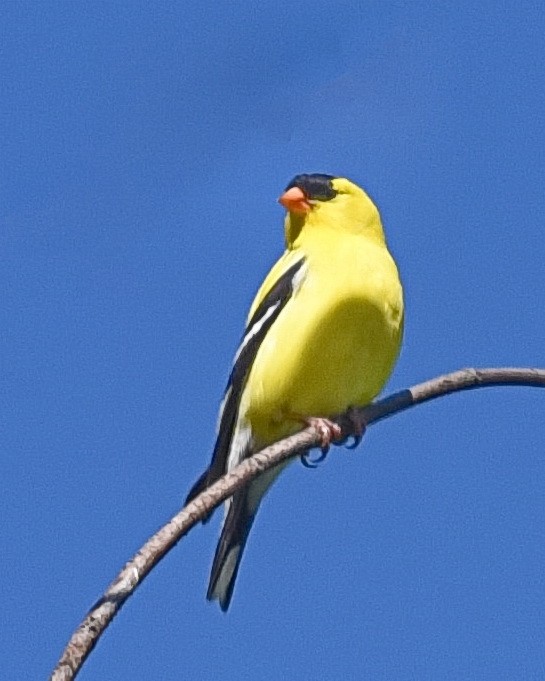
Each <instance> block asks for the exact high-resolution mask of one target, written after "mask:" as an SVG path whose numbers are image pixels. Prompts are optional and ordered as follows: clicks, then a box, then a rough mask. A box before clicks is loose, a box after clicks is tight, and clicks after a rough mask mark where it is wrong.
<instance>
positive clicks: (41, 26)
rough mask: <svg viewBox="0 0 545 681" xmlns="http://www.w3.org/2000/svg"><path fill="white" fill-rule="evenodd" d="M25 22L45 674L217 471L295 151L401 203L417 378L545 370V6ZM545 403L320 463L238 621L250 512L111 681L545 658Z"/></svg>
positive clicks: (19, 256) (12, 521)
mask: <svg viewBox="0 0 545 681" xmlns="http://www.w3.org/2000/svg"><path fill="white" fill-rule="evenodd" d="M0 25H1V29H0V31H1V33H2V36H1V42H2V54H1V59H2V81H3V83H2V94H1V98H0V107H1V128H2V129H1V139H0V158H1V205H0V258H1V269H0V287H1V291H2V304H1V306H0V316H1V320H0V334H1V339H2V341H1V342H2V348H1V361H2V368H1V373H0V386H1V393H0V398H1V404H2V408H1V434H0V436H1V453H0V455H1V459H0V468H1V476H0V488H1V489H0V511H1V517H2V522H1V525H0V541H1V545H2V560H1V567H0V603H1V608H0V629H1V631H2V636H1V637H0V660H1V668H2V672H1V674H2V677H3V678H6V679H15V678H22V677H23V676H24V677H25V678H28V679H43V678H46V676H47V674H48V673H49V671H50V670H51V669H52V667H53V666H54V664H55V662H56V660H57V658H58V656H59V654H60V652H61V650H62V648H63V646H64V644H65V642H66V641H67V639H68V637H69V635H70V633H71V632H72V630H73V629H74V628H75V626H76V625H77V624H78V623H79V621H80V620H81V618H82V617H83V615H84V614H85V612H86V610H87V608H88V607H89V606H90V605H91V604H92V603H93V602H94V601H95V599H96V598H97V597H98V596H99V595H100V594H101V593H102V591H103V589H104V588H105V587H106V585H107V584H108V583H109V582H110V581H111V579H112V578H113V577H114V576H115V574H116V573H117V571H118V570H119V569H120V568H121V566H122V565H123V563H124V562H125V561H126V560H127V559H128V558H129V557H130V556H131V555H132V554H133V552H134V551H135V550H136V549H138V547H139V546H140V545H141V544H142V543H143V542H144V541H145V540H146V539H147V538H148V536H149V535H150V534H151V533H152V532H153V531H155V530H156V529H157V528H158V527H159V526H160V525H161V524H162V523H163V522H165V521H166V520H167V519H168V518H169V517H170V516H171V515H172V514H173V513H174V512H176V511H177V510H178V508H179V507H180V505H181V502H182V500H183V498H184V496H185V493H186V492H187V490H188V487H189V485H190V484H191V483H192V482H193V481H194V479H195V477H196V476H197V475H198V474H199V473H200V471H201V470H202V468H203V466H204V465H205V463H206V462H207V461H208V458H209V455H210V449H211V446H212V443H213V439H214V427H215V420H216V412H217V407H218V404H219V401H220V398H221V393H222V390H223V387H224V383H225V380H226V377H227V374H228V371H229V366H230V362H231V358H232V356H233V353H234V351H235V348H236V344H237V341H238V338H239V335H240V333H241V329H242V325H243V321H244V318H245V314H246V310H247V308H248V305H249V303H250V301H251V298H252V296H253V294H254V292H255V290H256V288H257V286H258V284H259V282H260V281H261V278H262V277H263V275H264V274H265V272H266V271H267V269H268V267H269V266H270V264H271V263H272V262H273V261H274V260H275V259H276V257H277V256H278V255H279V254H280V253H281V251H282V248H283V243H282V226H281V223H282V209H281V207H280V206H279V205H278V204H277V203H276V198H277V196H278V195H279V193H280V192H281V190H282V189H283V187H284V186H285V185H286V183H287V182H288V181H289V180H290V179H291V177H292V176H293V175H295V174H296V173H299V172H317V171H319V172H327V173H333V174H341V175H348V176H349V177H351V178H353V179H354V180H356V181H358V182H359V183H361V184H362V185H363V186H365V187H366V188H367V190H368V191H369V192H370V194H371V195H372V196H373V197H374V198H375V200H376V202H377V203H378V205H379V206H380V208H381V211H382V214H383V218H384V222H385V226H386V229H387V232H388V236H389V242H390V246H391V249H392V251H393V252H394V254H395V256H396V258H397V260H398V262H399V265H400V269H401V272H402V275H403V278H404V282H405V286H406V296H407V326H406V338H405V343H404V347H403V352H402V355H401V358H400V361H399V364H398V367H397V369H396V371H395V373H394V375H393V377H392V380H391V382H390V385H389V390H396V389H400V388H403V387H406V386H409V385H411V384H413V383H416V382H418V381H421V380H424V379H427V378H430V377H432V376H434V375H437V374H439V373H442V372H445V371H449V370H454V369H457V368H460V367H462V366H494V365H496V366H497V365H519V366H532V365H534V366H536V365H541V366H543V365H544V364H545V360H544V331H545V304H544V301H545V276H544V254H545V247H544V243H545V241H544V229H545V218H544V215H545V192H544V184H545V115H544V112H545V48H544V42H543V40H544V39H543V36H544V35H545V10H544V9H543V7H541V6H540V4H539V3H537V2H484V3H479V4H477V5H476V4H475V3H473V2H471V3H469V2H461V3H435V2H361V1H360V2H355V1H353V2H351V1H346V2H343V1H342V0H340V1H339V2H323V1H322V0H314V1H313V2H307V1H306V0H301V1H300V2H297V3H293V2H284V1H283V0H275V1H274V2H272V1H271V0H268V1H266V2H261V3H247V2H233V3H218V2H203V1H202V0H200V1H194V0H184V2H158V3H148V2H140V1H135V0H131V1H130V2H129V1H125V2H114V3H110V2H94V3H86V2H63V1H60V2H36V3H32V2H16V1H9V0H8V1H7V2H4V3H3V5H2V8H1V10H0ZM544 409H545V394H542V393H541V392H539V391H537V390H531V389H522V388H521V389H514V388H511V389H506V388H503V389H496V390H486V391H484V390H483V391H479V392H475V393H471V394H464V395H460V396H455V397H451V398H448V399H443V400H441V401H438V402H437V403H433V404H429V405H426V406H424V407H420V408H418V409H416V410H414V411H412V412H410V413H406V414H404V415H401V416H398V417H397V418H395V419H392V420H391V421H389V422H386V423H383V424H381V425H378V426H376V427H373V428H372V429H371V430H370V432H369V433H368V436H367V437H366V439H365V442H364V445H363V446H362V447H360V449H358V450H357V451H356V453H350V452H348V451H345V450H342V449H336V450H335V451H334V453H333V454H332V455H331V456H330V457H329V459H328V460H327V462H326V463H325V464H324V465H323V466H321V467H320V468H319V469H318V470H317V471H307V470H306V469H303V468H302V467H301V466H300V465H294V466H292V467H291V468H290V469H289V471H288V472H286V473H285V474H284V476H283V478H282V479H281V481H280V482H279V483H278V484H277V486H276V487H275V489H274V490H273V492H272V493H271V494H270V496H269V497H268V499H267V501H266V503H265V504H264V506H263V508H262V511H261V513H260V515H259V517H258V519H257V521H256V523H255V526H254V531H253V535H252V537H251V540H250V543H249V545H248V549H247V553H246V556H245V560H244V562H243V565H242V569H241V573H240V575H239V581H238V584H237V589H236V592H235V597H234V600H233V604H232V608H231V610H230V612H229V613H228V614H227V616H225V615H223V614H222V613H221V612H220V611H219V609H218V608H217V606H216V605H215V604H214V605H210V604H208V603H206V601H205V588H206V582H207V579H208V570H209V567H210V563H211V558H212V554H213V551H214V546H215V541H216V536H217V532H218V524H219V517H218V518H216V519H215V520H214V522H212V523H211V524H210V525H208V526H207V527H204V528H203V527H199V528H196V529H195V530H194V531H193V532H192V533H191V534H190V535H189V537H188V538H187V539H185V540H184V541H183V542H182V543H181V544H180V545H179V546H178V547H177V548H176V549H175V550H174V551H173V552H172V553H171V554H170V555H169V556H168V557H167V558H166V559H165V560H164V561H163V563H162V564H161V565H160V566H159V568H158V569H156V570H155V571H154V573H153V574H152V575H151V577H150V578H149V579H148V580H147V582H145V583H144V585H143V586H142V587H141V588H140V589H139V590H138V591H137V593H136V595H135V596H134V597H133V598H132V599H131V600H130V601H129V603H128V604H127V605H126V606H125V608H124V609H123V610H122V612H121V614H120V615H119V616H118V618H117V619H116V621H115V623H114V624H113V626H111V627H110V629H109V630H108V632H107V633H106V635H105V636H104V638H103V640H102V641H101V642H100V644H99V645H98V647H97V649H96V650H95V651H94V652H93V654H92V655H91V657H90V659H89V661H88V663H87V664H86V666H85V668H84V671H83V672H82V674H81V676H80V678H81V679H82V681H83V680H87V681H89V680H91V679H102V678H106V679H130V680H131V681H138V680H148V679H154V678H157V679H162V681H168V680H179V679H181V678H192V679H205V680H208V679H209V680H213V679H214V680H215V679H218V678H221V679H223V680H224V681H228V680H229V679H237V680H240V679H252V680H254V679H279V678H286V679H301V680H307V679H308V680H310V679H316V678H327V679H341V678H342V679H346V680H350V679H354V680H355V679H373V680H375V679H383V680H385V681H392V680H393V681H398V680H399V681H405V680H407V681H408V680H415V679H417V680H419V681H420V680H428V679H429V680H430V681H435V680H436V679H442V680H444V679H453V680H454V679H456V680H459V679H478V680H482V679H494V680H495V681H498V680H502V679H505V680H507V679H509V680H510V681H512V680H513V679H517V680H518V679H520V680H525V681H527V680H529V679H543V678H545V649H544V637H543V612H544V610H545V582H544V579H543V571H544V566H545V537H544V534H543V527H544V525H543V518H544V516H545V492H544V489H545V451H544V450H545V448H544V444H545V419H544V417H543V415H544ZM23 669H24V670H25V671H24V672H23Z"/></svg>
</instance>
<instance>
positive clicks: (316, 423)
mask: <svg viewBox="0 0 545 681" xmlns="http://www.w3.org/2000/svg"><path fill="white" fill-rule="evenodd" d="M302 421H303V423H304V424H305V425H306V426H311V427H312V428H316V430H317V431H318V434H319V436H320V449H321V450H322V453H321V454H320V456H319V457H318V458H317V459H311V458H310V452H305V453H304V454H301V463H302V464H303V466H306V468H316V465H317V464H319V463H321V462H322V461H323V460H324V459H325V458H326V456H327V453H328V452H329V446H330V445H331V443H332V442H333V441H334V440H338V439H339V438H340V437H341V428H340V426H338V425H337V424H336V423H334V422H333V421H331V420H330V419H326V418H323V417H317V416H311V417H308V418H305V419H302Z"/></svg>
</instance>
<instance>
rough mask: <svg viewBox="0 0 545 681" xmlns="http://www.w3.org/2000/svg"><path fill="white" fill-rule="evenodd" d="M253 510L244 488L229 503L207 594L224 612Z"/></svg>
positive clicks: (232, 587)
mask: <svg viewBox="0 0 545 681" xmlns="http://www.w3.org/2000/svg"><path fill="white" fill-rule="evenodd" d="M256 512H257V508H256V509H255V510H254V511H253V512H250V510H249V508H248V499H247V493H246V491H242V492H238V493H236V494H235V495H234V496H233V498H232V500H231V501H230V502H229V511H228V512H227V515H226V517H225V522H224V523H223V528H222V531H221V536H220V538H219V541H218V546H217V548H216V554H215V556H214V562H213V564H212V571H211V573H210V583H209V585H208V592H207V594H206V598H207V599H208V600H209V601H213V600H218V601H219V604H220V608H221V609H222V610H223V612H226V611H227V609H228V608H229V603H230V602H231V598H232V596H233V589H234V587H235V580H236V578H237V573H238V568H239V566H240V560H241V558H242V553H243V551H244V547H245V546H246V540H247V539H248V535H249V533H250V530H251V529H252V524H253V522H254V518H255V514H256Z"/></svg>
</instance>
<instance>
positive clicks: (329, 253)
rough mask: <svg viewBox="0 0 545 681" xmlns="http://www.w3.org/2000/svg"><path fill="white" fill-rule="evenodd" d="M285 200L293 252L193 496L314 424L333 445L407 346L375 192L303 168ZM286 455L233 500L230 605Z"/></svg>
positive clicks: (272, 289) (265, 301)
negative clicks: (341, 418) (346, 416)
mask: <svg viewBox="0 0 545 681" xmlns="http://www.w3.org/2000/svg"><path fill="white" fill-rule="evenodd" d="M279 202H280V203H281V204H282V205H283V206H284V207H285V208H286V217H285V223H284V228H285V239H286V251H285V253H284V254H283V255H282V257H281V258H280V259H279V260H278V262H277V263H276V264H275V265H274V266H273V268H272V269H271V271H270V272H269V274H268V276H267V277H266V278H265V281H264V282H263V284H262V285H261V288H260V289H259V291H258V293H257V295H256V298H255V300H254V302H253V304H252V307H251V309H250V313H249V315H248V321H247V324H246V329H245V333H244V336H243V338H242V341H241V344H240V347H239V349H238V352H237V353H236V356H235V359H234V364H233V368H232V371H231V375H230V377H229V381H228V383H227V388H226V391H225V395H224V398H223V402H222V405H221V408H220V413H219V418H218V428H217V440H216V444H215V447H214V452H213V455H212V461H211V463H210V466H209V467H208V468H207V469H206V471H205V472H204V473H203V475H201V477H200V478H199V480H198V481H197V482H196V483H195V485H194V486H193V488H192V489H191V491H190V493H189V495H188V498H187V500H188V501H190V500H191V499H193V498H194V497H195V496H196V495H197V494H199V493H200V492H201V491H202V490H203V489H205V488H206V487H208V486H209V485H211V484H212V483H214V482H215V481H216V480H218V479H219V478H220V477H221V476H222V475H224V473H226V472H227V471H229V470H231V469H232V468H233V467H234V466H236V465H237V464H239V463H240V462H241V461H242V460H243V459H245V458H247V457H248V456H251V455H252V454H253V453H255V452H257V451H259V450H260V449H262V448H263V447H266V446H267V445H270V444H272V443H273V442H276V441H277V440H279V439H281V438H282V437H286V436H287V435H290V434H292V433H294V432H296V431H297V430H300V429H301V427H303V425H304V424H305V423H315V424H316V425H318V427H319V429H320V432H321V433H322V436H323V442H324V445H327V444H328V442H329V441H330V440H331V439H335V437H336V436H337V435H338V433H337V432H336V430H335V428H334V426H333V424H332V423H331V422H330V421H328V420H327V417H331V416H332V415H334V414H338V413H341V412H344V411H345V410H347V409H348V408H350V407H351V406H361V405H365V404H368V403H369V402H371V400H373V398H374V397H375V396H376V395H377V394H378V393H379V392H380V391H381V390H382V388H383V386H384V384H385V382H386V381H387V379H388V377H389V375H390V373H391V371H392V369H393V366H394V363H395V361H396V358H397V355H398V353H399V348H400V344H401V338H402V334H403V292H402V288H401V283H400V281H399V276H398V271H397V267H396V265H395V262H394V260H393V258H392V256H391V255H390V253H389V251H388V248H387V246H386V242H385V238H384V232H383V230H382V224H381V220H380V215H379V212H378V210H377V208H376V207H375V205H374V204H373V202H372V201H371V199H370V198H369V197H368V196H367V194H366V193H365V192H364V191H363V190H362V189H360V187H358V186H357V185H355V184H354V183H353V182H350V181H349V180H347V179H345V178H342V177H334V176H331V175H322V174H310V175H297V176H296V177H295V178H294V179H293V180H292V181H291V182H290V183H289V184H288V186H287V187H286V190H285V192H284V193H283V194H282V196H281V197H280V199H279ZM285 465H286V464H283V465H280V466H277V467H276V468H274V469H272V470H270V471H267V472H266V473H265V474H263V475H262V476H261V477H259V478H258V479H257V480H255V481H254V482H252V483H251V484H250V485H249V487H247V488H246V489H244V490H242V491H240V492H237V493H235V494H234V495H233V497H232V498H230V499H228V500H227V501H226V503H225V520H224V523H223V528H222V531H221V536H220V539H219V542H218V546H217V549H216V554H215V557H214V562H213V565H212V571H211V575H210V583H209V587H208V593H207V598H208V599H209V600H214V599H217V600H218V601H219V604H220V607H221V609H222V610H223V611H226V610H227V608H228V607H229V603H230V601H231V598H232V595H233V587H234V584H235V579H236V576H237V572H238V568H239V565H240V559H241V557H242V552H243V550H244V546H245V544H246V541H247V539H248V534H249V532H250V529H251V527H252V523H253V520H254V518H255V515H256V513H257V510H258V508H259V504H260V503H261V500H262V498H263V495H264V494H265V492H266V491H267V489H268V488H269V487H270V485H271V484H272V483H273V482H274V480H275V478H276V477H277V476H278V474H279V473H280V471H281V470H282V468H283V467H284V466H285Z"/></svg>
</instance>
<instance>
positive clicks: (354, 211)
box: [278, 173, 384, 246]
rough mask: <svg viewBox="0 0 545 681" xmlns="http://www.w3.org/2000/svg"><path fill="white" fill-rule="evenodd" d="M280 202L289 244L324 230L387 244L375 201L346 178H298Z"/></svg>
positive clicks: (320, 176)
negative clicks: (311, 233) (284, 214)
mask: <svg viewBox="0 0 545 681" xmlns="http://www.w3.org/2000/svg"><path fill="white" fill-rule="evenodd" d="M278 201H279V202H280V203H281V204H282V205H283V206H284V208H285V209H286V211H287V214H286V222H285V228H286V241H287V243H288V246H291V245H293V244H294V243H295V242H296V240H297V239H298V237H299V235H301V234H302V233H303V231H304V232H305V233H308V232H309V231H312V232H314V231H315V230H320V229H334V230H343V231H345V232H346V231H348V232H351V233H354V234H361V235H366V236H369V237H372V238H377V239H379V240H384V234H383V231H382V225H381V222H380V215H379V212H378V210H377V208H376V206H375V204H374V203H373V202H372V201H371V199H370V198H369V197H368V196H367V194H366V193H365V192H364V191H363V189H361V188H360V187H358V186H357V185H356V184H354V183H353V182H351V181H350V180H347V179H346V178H344V177H334V176H333V175H322V174H319V173H313V174H310V175H296V176H295V177H294V178H293V180H292V181H291V182H290V183H289V184H288V186H287V187H286V189H285V191H284V193H283V194H282V196H281V197H280V198H279V199H278Z"/></svg>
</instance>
